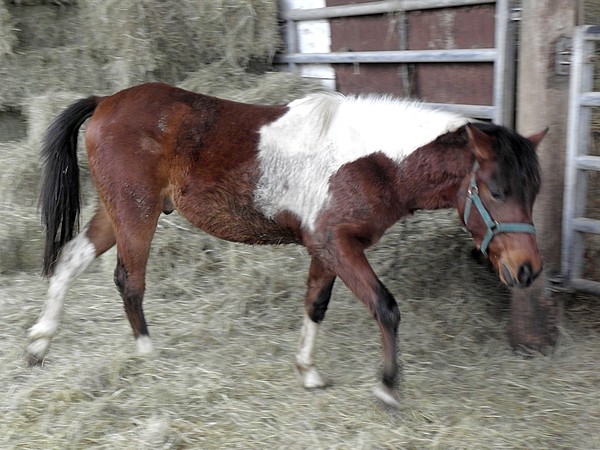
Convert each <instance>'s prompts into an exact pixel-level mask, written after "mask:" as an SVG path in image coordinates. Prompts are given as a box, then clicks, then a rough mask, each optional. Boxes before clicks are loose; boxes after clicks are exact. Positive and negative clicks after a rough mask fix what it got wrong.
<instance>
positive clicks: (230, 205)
mask: <svg viewBox="0 0 600 450" xmlns="http://www.w3.org/2000/svg"><path fill="white" fill-rule="evenodd" d="M193 197H194V198H191V197H189V196H181V197H179V198H176V199H175V202H174V203H175V207H176V209H177V211H179V213H180V214H181V215H182V216H184V217H185V218H186V219H187V220H188V221H190V222H191V223H192V224H193V225H195V226H196V227H198V228H200V229H201V230H203V231H205V232H206V233H209V234H211V235H213V236H215V237H218V238H220V239H224V240H227V241H231V242H241V243H245V244H268V245H277V244H292V243H297V244H299V243H301V237H300V232H299V227H297V226H296V223H295V222H296V221H295V220H293V219H291V220H290V218H287V217H284V218H283V220H272V219H269V218H267V217H265V216H264V215H263V214H262V213H261V212H260V211H259V210H257V209H256V207H255V205H254V201H253V199H252V198H248V197H249V196H235V195H230V194H228V193H227V192H224V191H222V190H220V189H215V190H214V191H208V192H207V191H205V192H203V193H202V195H198V196H197V197H196V196H193Z"/></svg>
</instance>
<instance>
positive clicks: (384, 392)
mask: <svg viewBox="0 0 600 450" xmlns="http://www.w3.org/2000/svg"><path fill="white" fill-rule="evenodd" d="M373 394H375V397H377V398H378V399H379V400H381V401H382V402H383V403H385V404H386V405H388V406H391V407H393V408H400V407H401V406H402V405H401V404H400V400H399V399H398V394H397V393H396V391H393V390H391V389H390V388H389V387H387V386H384V385H383V384H382V383H380V384H379V385H378V386H376V387H375V388H374V389H373Z"/></svg>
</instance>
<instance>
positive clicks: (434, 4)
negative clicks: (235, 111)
mask: <svg viewBox="0 0 600 450" xmlns="http://www.w3.org/2000/svg"><path fill="white" fill-rule="evenodd" d="M483 4H495V44H494V48H480V49H454V50H406V49H399V50H397V51H361V52H331V53H300V52H299V51H298V35H297V23H298V22H302V21H309V20H322V19H332V18H339V17H352V16H365V15H371V14H386V13H404V12H409V11H419V10H426V9H435V8H448V7H457V6H474V5H483ZM517 4H518V2H517V1H511V0H390V1H379V2H368V3H359V4H352V5H344V6H330V7H324V8H313V9H292V10H288V11H283V12H282V14H281V16H282V19H283V20H284V21H285V23H286V46H287V48H286V52H285V53H284V54H281V55H278V56H277V58H276V62H277V63H280V64H287V65H288V67H289V69H290V70H294V69H295V67H296V65H297V64H344V63H346V64H347V63H353V64H369V63H401V64H411V63H473V62H490V63H493V66H494V69H493V70H494V75H493V76H494V80H493V95H492V102H493V104H492V105H468V104H448V103H445V104H434V105H435V106H439V107H442V108H446V109H449V110H453V111H457V112H460V113H463V114H465V115H468V116H471V117H475V118H480V119H491V120H493V121H494V122H495V123H498V124H501V125H506V126H509V127H512V126H514V80H515V41H516V23H515V20H517V19H515V18H514V12H515V10H516V8H515V5H517Z"/></svg>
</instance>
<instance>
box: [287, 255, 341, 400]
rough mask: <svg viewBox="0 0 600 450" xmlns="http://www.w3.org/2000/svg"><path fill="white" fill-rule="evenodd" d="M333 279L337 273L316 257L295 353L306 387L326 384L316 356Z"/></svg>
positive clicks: (311, 268) (308, 285)
mask: <svg viewBox="0 0 600 450" xmlns="http://www.w3.org/2000/svg"><path fill="white" fill-rule="evenodd" d="M334 282H335V274H334V273H333V272H331V271H330V270H327V269H326V268H325V267H324V266H323V264H322V263H321V261H319V260H318V259H316V258H313V260H312V261H311V264H310V269H309V272H308V280H307V282H306V284H307V291H306V298H305V300H304V312H305V315H304V323H303V325H302V332H301V334H300V343H299V345H298V353H297V354H296V367H297V368H298V373H299V374H300V377H301V378H302V384H303V386H304V387H305V388H307V389H313V388H320V387H324V386H325V385H326V382H325V380H324V379H323V378H322V377H321V375H320V374H319V372H318V371H317V369H316V367H315V364H314V361H313V355H314V349H315V340H316V337H317V331H318V329H319V324H320V323H321V322H322V321H323V318H324V317H325V311H327V305H328V304H329V299H330V298H331V290H332V288H333V283H334Z"/></svg>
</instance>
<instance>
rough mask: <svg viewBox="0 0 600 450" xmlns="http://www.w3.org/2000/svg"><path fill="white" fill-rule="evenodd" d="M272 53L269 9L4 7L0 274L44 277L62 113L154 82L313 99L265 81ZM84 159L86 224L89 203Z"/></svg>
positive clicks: (273, 26) (106, 4)
mask: <svg viewBox="0 0 600 450" xmlns="http://www.w3.org/2000/svg"><path fill="white" fill-rule="evenodd" d="M279 45H280V38H279V34H278V25H277V2H276V1H273V0H239V1H228V0H218V1H214V2H213V1H211V2H204V1H197V0H184V1H174V0H172V1H160V0H149V1H144V2H138V1H136V0H107V1H103V2H94V1H91V0H70V1H66V0H63V1H59V2H47V1H44V0H37V1H36V0H27V1H18V2H16V1H14V2H12V1H11V2H9V1H2V2H0V79H2V83H0V182H1V185H0V194H1V197H0V198H1V203H2V204H1V206H2V208H3V211H5V214H4V218H3V220H2V221H1V223H0V273H5V272H11V271H17V270H38V269H39V268H40V256H41V249H42V245H43V242H42V238H43V235H42V230H41V228H40V225H39V216H38V211H37V197H38V189H39V186H38V183H39V176H40V165H39V156H38V155H39V149H40V143H41V140H42V137H43V133H44V131H45V129H46V128H47V126H48V125H49V123H50V122H51V121H52V119H53V118H54V117H56V115H57V114H58V113H59V112H60V111H61V110H62V109H63V108H65V107H66V106H67V105H68V104H70V103H71V102H72V101H74V100H75V99H77V98H81V97H84V96H87V95H91V94H100V95H103V94H110V93H112V92H115V91H117V90H119V89H122V88H125V87H128V86H131V85H135V84H139V83H141V82H144V81H152V80H160V81H165V82H168V83H171V84H176V85H180V86H182V87H184V88H188V89H192V90H196V91H201V92H204V93H208V94H213V95H218V96H221V97H226V98H231V99H237V100H243V101H248V102H257V103H283V102H287V101H290V100H292V99H294V98H297V97H299V96H302V95H304V94H305V93H307V92H310V91H312V90H315V89H317V88H318V87H317V86H316V85H314V84H310V83H307V82H305V81H304V80H302V79H300V78H299V77H296V76H293V75H291V74H284V73H271V72H269V70H270V69H271V61H272V58H273V55H274V54H275V51H276V50H277V48H278V46H279ZM2 112H4V114H3V113H2ZM15 117H18V118H19V119H20V120H21V121H22V122H25V123H26V124H27V126H26V127H23V132H22V133H21V134H22V136H19V133H18V132H17V131H13V132H12V133H10V132H9V131H11V130H14V128H15V127H14V126H13V124H14V123H15ZM2 123H4V124H5V125H4V127H3V126H2ZM3 130H5V132H4V133H3ZM15 136H17V137H19V138H20V139H15ZM80 144H81V142H80ZM80 150H81V151H82V155H81V158H80V163H81V165H82V177H81V180H82V183H83V185H84V187H85V188H84V201H85V202H86V205H87V206H86V210H85V211H84V220H85V217H88V216H89V214H90V212H91V210H92V209H93V207H94V204H95V199H94V191H93V188H92V186H91V184H90V183H89V177H88V176H87V173H86V158H85V157H84V156H83V145H80ZM174 220H175V221H179V220H180V219H178V218H175V219H173V218H170V221H171V222H173V221H174ZM186 227H187V225H185V224H183V222H182V224H176V226H175V227H174V229H175V230H181V229H183V228H186ZM161 245H162V244H161V237H160V234H159V236H157V240H156V241H155V247H158V248H160V247H161ZM111 263H112V262H111Z"/></svg>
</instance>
